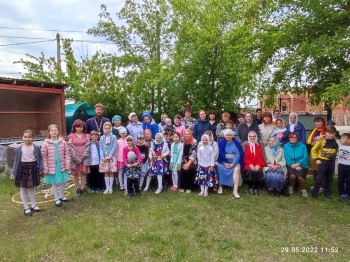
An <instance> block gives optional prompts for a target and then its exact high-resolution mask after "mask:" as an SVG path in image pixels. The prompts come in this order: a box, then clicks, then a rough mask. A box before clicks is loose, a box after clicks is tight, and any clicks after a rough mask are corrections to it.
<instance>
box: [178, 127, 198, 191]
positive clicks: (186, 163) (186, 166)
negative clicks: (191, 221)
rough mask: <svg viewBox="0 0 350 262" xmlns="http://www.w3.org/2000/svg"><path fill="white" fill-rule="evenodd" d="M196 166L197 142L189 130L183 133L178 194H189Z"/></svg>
mask: <svg viewBox="0 0 350 262" xmlns="http://www.w3.org/2000/svg"><path fill="white" fill-rule="evenodd" d="M196 166H197V141H196V140H195V139H194V138H193V136H192V131H191V129H189V128H187V129H185V131H184V149H183V154H182V166H181V170H180V173H179V192H182V193H183V192H185V191H186V193H191V189H192V187H193V182H194V179H195V176H196Z"/></svg>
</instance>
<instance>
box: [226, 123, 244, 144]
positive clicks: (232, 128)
mask: <svg viewBox="0 0 350 262" xmlns="http://www.w3.org/2000/svg"><path fill="white" fill-rule="evenodd" d="M225 129H230V130H232V131H233V132H234V133H236V129H235V126H234V124H233V122H232V121H231V120H227V121H226V124H225ZM223 131H224V130H223ZM234 138H235V139H236V140H237V141H238V142H240V143H241V139H240V138H239V137H238V136H236V137H234Z"/></svg>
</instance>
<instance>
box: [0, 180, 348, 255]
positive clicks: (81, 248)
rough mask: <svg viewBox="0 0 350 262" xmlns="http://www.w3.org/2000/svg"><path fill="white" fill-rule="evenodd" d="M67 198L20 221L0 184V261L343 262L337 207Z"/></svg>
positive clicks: (180, 197) (308, 202)
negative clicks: (333, 250) (332, 248)
mask: <svg viewBox="0 0 350 262" xmlns="http://www.w3.org/2000/svg"><path fill="white" fill-rule="evenodd" d="M335 182H336V181H334V184H335ZM311 184H312V181H311V179H310V178H308V181H307V186H308V188H309V187H310V185H311ZM69 191H70V192H71V193H72V194H71V195H70V198H71V199H72V201H71V202H70V203H64V206H63V207H61V208H57V207H55V206H54V204H53V203H47V204H42V205H40V207H41V208H43V209H44V211H43V212H41V213H35V214H33V216H32V217H26V216H24V215H23V207H22V205H19V204H16V203H14V202H12V201H11V198H12V196H13V195H15V194H16V193H17V192H18V189H17V188H15V187H14V186H13V181H12V180H10V179H9V178H8V177H6V178H0V254H1V261H84V260H89V261H349V260H350V251H349V246H350V230H349V229H350V228H349V225H350V205H349V203H347V202H344V201H337V200H336V199H326V198H324V197H323V196H320V197H319V199H317V200H315V199H312V198H310V197H309V198H306V199H305V198H303V197H302V196H301V195H300V194H294V195H293V196H291V197H280V198H274V197H270V196H268V195H267V194H266V193H262V194H261V196H260V197H255V196H250V195H249V194H248V193H247V192H246V191H247V190H246V189H245V188H244V189H241V197H242V198H241V199H240V200H235V199H233V197H232V195H231V191H229V190H226V191H224V194H223V195H222V196H218V195H210V196H209V197H207V198H204V197H198V196H197V195H196V194H195V193H191V194H181V193H179V192H175V193H174V192H170V191H168V192H164V193H161V194H160V195H155V194H154V193H152V192H146V193H142V195H141V196H140V197H139V198H128V197H125V196H123V193H122V192H120V191H118V192H114V193H113V194H112V195H102V194H100V195H92V194H89V195H87V196H81V197H73V196H72V195H73V188H71V189H70V190H69ZM334 192H336V190H335V188H334ZM331 247H335V248H337V251H338V252H337V253H334V252H330V248H331ZM286 248H288V249H289V252H282V251H283V250H286ZM306 248H308V249H306ZM316 248H317V250H316ZM326 248H328V249H326ZM297 251H299V252H297ZM311 251H317V252H311Z"/></svg>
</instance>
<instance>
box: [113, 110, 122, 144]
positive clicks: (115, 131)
mask: <svg viewBox="0 0 350 262" xmlns="http://www.w3.org/2000/svg"><path fill="white" fill-rule="evenodd" d="M112 124H113V125H114V126H113V128H112V133H113V135H115V137H116V138H117V139H118V138H119V135H120V132H119V131H120V129H121V128H123V126H122V117H121V116H119V115H116V116H114V117H113V118H112Z"/></svg>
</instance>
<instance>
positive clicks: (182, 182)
mask: <svg viewBox="0 0 350 262" xmlns="http://www.w3.org/2000/svg"><path fill="white" fill-rule="evenodd" d="M196 172H197V170H196V166H195V165H194V164H193V163H192V164H191V165H190V167H189V168H188V169H187V170H184V169H183V168H181V170H180V172H179V189H184V190H191V189H192V188H193V185H194V180H195V177H196Z"/></svg>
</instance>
